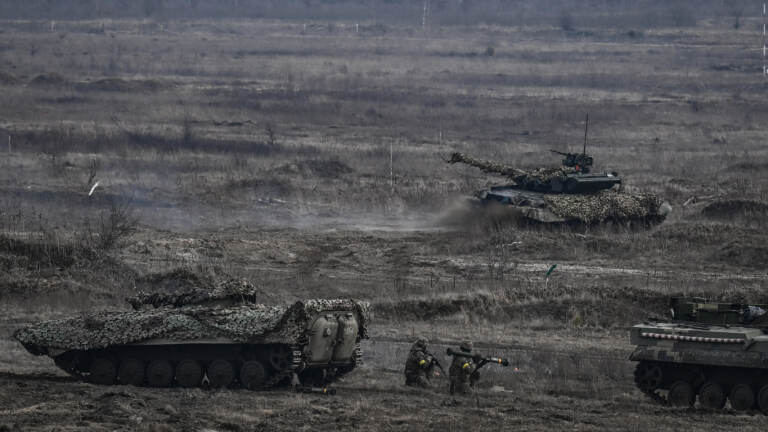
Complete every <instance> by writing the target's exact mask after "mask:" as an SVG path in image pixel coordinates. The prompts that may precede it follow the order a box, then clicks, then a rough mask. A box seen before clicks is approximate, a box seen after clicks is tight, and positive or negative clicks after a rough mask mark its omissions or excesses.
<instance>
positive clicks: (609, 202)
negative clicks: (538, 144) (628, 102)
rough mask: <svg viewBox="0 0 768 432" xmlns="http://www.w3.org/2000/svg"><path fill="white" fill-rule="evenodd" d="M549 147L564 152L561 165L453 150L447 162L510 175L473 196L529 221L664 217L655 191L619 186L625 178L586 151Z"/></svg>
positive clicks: (648, 220)
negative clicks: (525, 163)
mask: <svg viewBox="0 0 768 432" xmlns="http://www.w3.org/2000/svg"><path fill="white" fill-rule="evenodd" d="M585 150H586V148H585ZM551 151H553V152H555V153H558V154H561V155H563V156H564V158H563V160H562V165H561V166H560V167H555V168H539V169H535V170H522V169H519V168H516V167H513V166H510V165H505V164H502V163H498V162H494V161H487V160H481V159H475V158H473V157H471V156H469V155H466V154H464V153H453V154H452V155H451V158H450V159H449V160H448V163H451V164H455V163H464V164H467V165H470V166H473V167H476V168H479V169H481V170H482V171H483V172H486V173H492V174H498V175H501V176H504V177H507V178H509V179H510V180H511V181H512V183H510V184H505V185H499V186H492V187H490V188H488V189H485V190H481V191H478V192H476V193H475V196H476V197H477V199H478V202H479V203H480V204H481V205H483V206H499V205H500V206H503V208H507V209H510V210H514V211H515V212H517V214H519V215H520V216H522V218H523V220H527V221H531V222H540V223H548V224H564V223H578V224H587V225H592V224H599V223H605V222H608V221H615V222H622V223H623V222H643V223H646V224H653V223H659V222H661V221H663V220H664V219H665V217H666V215H667V214H668V213H669V211H670V210H671V207H670V206H669V204H667V203H665V202H663V201H662V200H661V199H659V197H657V196H656V195H654V194H649V193H644V194H630V193H626V192H622V191H620V190H617V189H618V188H620V186H621V184H622V179H621V177H620V176H619V175H618V174H617V173H615V172H602V173H595V172H592V165H593V162H594V160H593V158H592V156H590V155H588V154H586V153H585V152H582V153H562V152H558V151H555V150H551Z"/></svg>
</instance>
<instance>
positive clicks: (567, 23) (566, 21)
mask: <svg viewBox="0 0 768 432" xmlns="http://www.w3.org/2000/svg"><path fill="white" fill-rule="evenodd" d="M559 23H560V28H561V29H563V30H565V31H573V30H574V29H575V28H576V27H575V24H574V21H573V14H571V12H570V11H563V13H561V14H560V18H559Z"/></svg>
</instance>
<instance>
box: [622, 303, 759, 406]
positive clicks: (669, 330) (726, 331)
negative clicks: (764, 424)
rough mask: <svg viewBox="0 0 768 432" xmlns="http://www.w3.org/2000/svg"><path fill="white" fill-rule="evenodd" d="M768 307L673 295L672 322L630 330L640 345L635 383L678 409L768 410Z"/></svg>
mask: <svg viewBox="0 0 768 432" xmlns="http://www.w3.org/2000/svg"><path fill="white" fill-rule="evenodd" d="M766 309H768V308H766V306H763V305H746V304H739V303H735V304H732V303H710V302H706V301H705V300H704V299H701V298H673V299H672V300H671V312H672V315H673V319H671V320H668V321H661V320H649V321H646V322H644V323H642V324H638V325H635V326H633V327H632V328H631V330H630V342H631V343H632V344H633V345H635V346H636V348H635V350H634V352H633V353H632V354H631V356H630V360H632V361H636V362H638V363H637V366H636V369H635V374H634V377H635V384H636V385H637V387H638V388H639V389H640V390H642V391H643V392H644V393H645V394H647V395H649V396H650V397H651V398H653V399H655V400H657V401H659V402H661V403H668V404H670V405H673V406H678V407H691V406H693V405H694V404H695V402H696V399H698V401H699V405H701V406H702V407H705V408H710V409H722V408H723V407H724V406H725V404H726V401H727V402H729V403H730V406H731V408H733V409H734V410H738V411H746V410H751V409H753V408H759V409H760V410H761V411H762V412H763V413H765V414H768V334H766V331H768V314H766V313H765V311H766Z"/></svg>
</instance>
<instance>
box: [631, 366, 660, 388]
mask: <svg viewBox="0 0 768 432" xmlns="http://www.w3.org/2000/svg"><path fill="white" fill-rule="evenodd" d="M661 378H662V373H661V367H659V365H657V364H655V363H651V362H645V361H641V362H640V363H638V364H637V367H636V368H635V384H636V385H637V387H638V388H639V389H640V390H642V391H644V392H646V393H652V392H653V391H654V390H656V389H658V388H659V386H660V385H661Z"/></svg>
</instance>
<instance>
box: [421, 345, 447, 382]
mask: <svg viewBox="0 0 768 432" xmlns="http://www.w3.org/2000/svg"><path fill="white" fill-rule="evenodd" d="M424 352H425V353H427V355H428V356H430V357H432V364H433V365H435V366H437V368H438V369H440V372H442V373H443V376H448V374H447V373H445V369H443V365H441V364H440V360H438V359H437V357H436V356H435V355H434V354H432V353H431V352H429V351H426V350H425V351H424Z"/></svg>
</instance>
